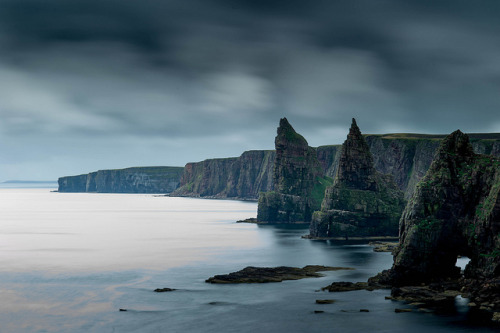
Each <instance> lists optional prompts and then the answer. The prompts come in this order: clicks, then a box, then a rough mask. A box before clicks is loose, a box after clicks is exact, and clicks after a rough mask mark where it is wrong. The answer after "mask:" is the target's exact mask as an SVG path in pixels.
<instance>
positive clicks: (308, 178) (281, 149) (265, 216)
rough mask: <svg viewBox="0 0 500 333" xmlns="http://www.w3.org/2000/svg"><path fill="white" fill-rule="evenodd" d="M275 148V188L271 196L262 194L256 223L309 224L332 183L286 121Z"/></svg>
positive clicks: (312, 153) (312, 151)
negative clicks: (327, 187) (326, 189)
mask: <svg viewBox="0 0 500 333" xmlns="http://www.w3.org/2000/svg"><path fill="white" fill-rule="evenodd" d="M275 147H276V157H275V160H274V168H273V170H274V171H273V186H272V190H271V191H270V192H266V193H261V194H260V197H259V206H258V211H257V220H258V221H264V222H269V223H295V222H307V223H308V222H310V221H311V216H312V213H313V211H315V210H317V209H319V207H320V205H321V201H322V200H323V197H324V192H325V188H326V186H327V185H329V184H331V179H330V178H328V177H324V175H323V173H324V171H323V169H322V168H321V165H320V163H319V161H318V158H317V155H316V151H315V150H314V149H313V148H311V147H309V145H308V143H307V141H306V139H304V137H303V136H302V135H300V134H298V133H297V132H296V131H295V130H294V129H293V127H292V125H290V123H289V122H288V120H287V119H286V118H282V119H281V120H280V125H279V127H278V130H277V135H276V139H275Z"/></svg>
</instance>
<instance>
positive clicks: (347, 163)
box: [310, 119, 405, 238]
mask: <svg viewBox="0 0 500 333" xmlns="http://www.w3.org/2000/svg"><path fill="white" fill-rule="evenodd" d="M404 204H405V202H404V199H403V192H401V190H399V188H398V186H397V185H396V183H395V182H394V181H393V179H392V177H391V176H390V175H382V174H380V173H379V172H377V171H376V170H375V168H374V166H373V157H372V154H371V153H370V149H369V147H368V144H367V143H366V141H365V138H364V137H363V135H361V131H360V130H359V128H358V125H357V124H356V120H355V119H353V120H352V125H351V128H350V130H349V134H348V135H347V140H346V141H345V142H344V144H343V145H342V151H341V156H340V162H339V167H338V169H337V175H336V177H335V180H334V183H333V185H332V186H331V187H328V188H327V189H326V193H325V198H324V200H323V203H322V205H321V211H318V212H315V213H314V216H313V221H312V223H311V226H310V236H311V237H328V238H332V237H333V238H335V237H345V238H348V237H377V236H397V235H398V221H399V217H400V216H401V212H402V211H403V209H404Z"/></svg>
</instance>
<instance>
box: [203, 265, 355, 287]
mask: <svg viewBox="0 0 500 333" xmlns="http://www.w3.org/2000/svg"><path fill="white" fill-rule="evenodd" d="M352 269H354V268H349V267H329V266H318V265H308V266H305V267H303V268H298V267H288V266H280V267H252V266H248V267H245V268H243V269H242V270H241V271H237V272H233V273H229V274H225V275H215V276H212V277H211V278H208V279H207V280H206V281H205V282H207V283H224V284H227V283H267V282H282V281H284V280H300V279H304V278H311V277H322V276H323V275H322V274H320V273H318V272H324V271H338V270H352Z"/></svg>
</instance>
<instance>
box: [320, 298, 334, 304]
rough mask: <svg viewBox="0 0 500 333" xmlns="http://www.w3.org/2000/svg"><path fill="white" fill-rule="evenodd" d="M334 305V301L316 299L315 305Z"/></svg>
mask: <svg viewBox="0 0 500 333" xmlns="http://www.w3.org/2000/svg"><path fill="white" fill-rule="evenodd" d="M333 303H335V300H334V299H317V300H316V304H333Z"/></svg>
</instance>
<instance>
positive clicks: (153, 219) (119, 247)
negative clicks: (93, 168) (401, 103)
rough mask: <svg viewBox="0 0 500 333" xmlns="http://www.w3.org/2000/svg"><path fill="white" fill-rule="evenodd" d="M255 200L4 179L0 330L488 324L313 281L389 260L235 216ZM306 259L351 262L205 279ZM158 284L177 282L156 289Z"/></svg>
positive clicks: (460, 313) (349, 277)
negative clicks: (293, 273) (284, 274)
mask: <svg viewBox="0 0 500 333" xmlns="http://www.w3.org/2000/svg"><path fill="white" fill-rule="evenodd" d="M256 209H257V205H256V203H253V202H238V201H222V200H201V199H189V198H169V197H161V196H154V195H141V194H137V195H136V194H89V193H75V194H73V193H53V192H50V190H49V189H26V188H23V189H12V188H0V332H256V331H257V332H261V333H264V332H402V331H404V332H422V331H423V330H425V331H426V333H428V332H489V331H493V328H488V327H485V326H481V325H478V324H477V323H476V324H471V323H469V322H468V321H467V318H468V315H467V306H466V300H463V299H460V298H458V299H457V301H456V304H457V306H456V309H455V313H450V314H440V315H437V314H428V313H418V312H413V313H395V312H394V309H395V308H402V307H408V306H407V305H405V304H403V303H399V302H393V301H389V300H385V299H384V297H385V296H388V295H389V291H387V290H377V291H373V292H368V291H355V292H348V293H327V292H321V291H318V290H319V289H320V288H321V287H324V286H326V285H328V284H330V283H331V282H333V281H353V282H355V281H366V279H367V278H368V277H370V276H372V275H375V274H376V273H377V272H379V271H380V270H382V269H386V268H389V267H390V265H391V262H392V258H391V255H390V254H388V253H375V252H373V251H372V248H371V247H370V246H368V245H366V244H353V243H349V244H346V243H343V242H337V243H335V242H326V241H311V240H306V239H301V238H300V236H301V235H304V234H306V233H307V229H305V228H303V227H289V228H286V227H276V226H258V225H252V224H237V223H235V221H236V220H238V219H243V218H247V217H252V216H255V215H256ZM309 264H318V265H328V266H348V267H354V268H356V270H353V271H337V272H326V273H325V275H326V276H325V277H322V278H317V279H314V278H313V279H303V280H299V281H285V282H282V283H269V284H252V285H243V284H242V285H211V284H207V283H205V282H204V281H205V279H207V278H208V277H210V276H213V275H215V274H223V273H229V272H233V271H236V270H239V269H242V268H244V267H246V266H249V265H253V266H281V265H288V266H298V267H302V266H305V265H309ZM164 287H169V288H176V289H178V290H177V291H174V292H169V293H155V292H153V290H154V289H156V288H164ZM316 299H335V300H336V302H335V303H334V304H328V305H317V304H315V300H316ZM119 309H126V310H127V311H125V312H121V311H119ZM360 309H368V310H369V311H370V312H359V310H360ZM315 310H322V311H324V313H314V311H315Z"/></svg>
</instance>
